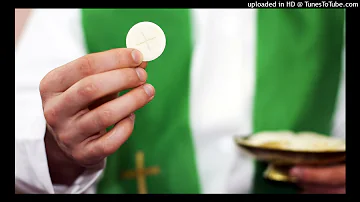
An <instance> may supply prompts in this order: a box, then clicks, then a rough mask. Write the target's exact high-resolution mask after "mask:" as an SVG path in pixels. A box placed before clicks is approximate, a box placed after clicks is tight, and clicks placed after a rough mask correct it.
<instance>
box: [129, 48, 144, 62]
mask: <svg viewBox="0 0 360 202" xmlns="http://www.w3.org/2000/svg"><path fill="white" fill-rule="evenodd" d="M131 56H132V58H133V60H134V62H135V63H136V64H140V63H141V62H142V54H141V53H140V51H138V50H133V51H132V52H131Z"/></svg>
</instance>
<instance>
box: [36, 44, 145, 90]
mask: <svg viewBox="0 0 360 202" xmlns="http://www.w3.org/2000/svg"><path fill="white" fill-rule="evenodd" d="M142 60H143V56H142V54H141V52H140V51H138V50H136V49H129V48H118V49H112V50H108V51H104V52H99V53H92V54H88V55H85V56H83V57H80V58H78V59H76V60H74V61H72V62H70V63H67V64H65V65H63V66H61V67H58V68H56V69H54V70H52V71H51V72H49V73H48V74H47V75H46V76H45V78H44V79H43V81H42V84H43V85H42V91H46V92H53V93H56V92H63V91H65V90H66V89H68V88H69V87H71V86H72V85H74V84H75V83H76V82H77V81H79V80H81V79H83V78H85V77H87V76H90V75H93V74H98V73H102V72H106V71H111V70H114V69H121V68H129V67H134V68H135V67H138V66H142V67H145V66H146V63H145V65H143V64H142Z"/></svg>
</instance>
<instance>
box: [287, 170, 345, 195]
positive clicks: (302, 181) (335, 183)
mask: <svg viewBox="0 0 360 202" xmlns="http://www.w3.org/2000/svg"><path fill="white" fill-rule="evenodd" d="M290 175H291V176H293V177H294V178H295V179H297V184H298V185H299V186H300V187H301V188H302V193H304V194H345V193H346V165H345V164H343V165H335V166H328V167H301V166H298V167H294V168H292V170H291V171H290Z"/></svg>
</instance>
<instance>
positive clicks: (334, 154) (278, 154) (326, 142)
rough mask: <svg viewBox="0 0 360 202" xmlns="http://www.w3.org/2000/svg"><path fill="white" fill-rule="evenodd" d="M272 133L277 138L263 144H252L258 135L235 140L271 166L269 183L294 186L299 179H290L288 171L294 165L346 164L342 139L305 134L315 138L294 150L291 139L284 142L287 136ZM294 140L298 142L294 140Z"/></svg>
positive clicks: (248, 151) (249, 152)
mask: <svg viewBox="0 0 360 202" xmlns="http://www.w3.org/2000/svg"><path fill="white" fill-rule="evenodd" d="M272 134H274V137H272V138H267V139H268V141H262V143H261V144H258V143H257V144H255V143H254V142H252V141H251V138H253V137H254V135H256V134H254V135H250V136H245V137H243V136H235V138H234V140H235V143H236V144H237V145H238V146H239V147H240V148H241V149H242V150H244V151H246V152H247V153H248V154H250V155H251V156H252V157H254V158H255V159H256V160H258V161H264V162H267V163H268V167H267V169H266V170H265V172H264V178H266V179H268V180H273V181H279V182H290V183H294V182H295V181H296V179H294V178H291V177H290V176H289V170H290V168H292V167H293V166H295V165H307V166H324V165H331V164H339V163H344V162H345V157H346V151H345V141H343V145H341V144H342V140H339V139H335V138H332V137H325V136H322V135H320V134H315V133H311V135H310V136H309V133H307V134H306V135H308V136H309V137H312V139H308V141H303V140H306V139H303V140H301V141H303V142H304V143H306V145H305V144H304V147H303V148H301V147H297V148H291V147H287V146H286V145H289V144H286V142H287V143H289V141H291V140H290V139H288V141H286V138H285V140H284V137H285V136H283V135H279V136H278V139H277V137H276V133H273V132H272ZM294 135H296V134H294ZM316 135H319V138H318V139H316V138H313V137H316ZM286 137H288V136H286ZM305 138H307V137H305ZM293 141H297V140H296V139H294V140H293ZM315 141H319V143H315ZM321 141H323V142H321ZM334 141H337V142H336V144H337V145H334V144H333V143H334ZM330 143H331V144H332V145H331V144H330ZM309 144H311V146H310V145H309ZM284 145H285V146H284Z"/></svg>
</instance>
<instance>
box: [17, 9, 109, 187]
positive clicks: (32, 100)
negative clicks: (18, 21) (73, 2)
mask: <svg viewBox="0 0 360 202" xmlns="http://www.w3.org/2000/svg"><path fill="white" fill-rule="evenodd" d="M85 54H86V49H85V45H84V39H83V33H82V25H81V14H80V10H77V9H69V10H66V9H59V10H57V9H39V10H36V9H34V10H33V12H32V14H31V16H29V19H28V23H27V24H26V25H25V27H24V29H23V33H22V36H21V39H20V40H19V43H18V45H17V47H16V51H15V190H16V191H18V192H20V193H49V194H52V193H92V192H94V186H95V185H96V181H97V180H98V179H99V177H100V175H101V173H102V171H103V170H102V169H97V170H88V171H86V172H85V173H84V174H83V175H82V176H80V177H79V178H78V179H77V180H76V182H75V183H74V184H73V185H72V186H71V187H64V186H57V185H53V184H52V182H51V178H50V174H49V169H48V165H47V158H46V153H45V144H44V135H45V128H46V123H45V119H44V116H43V111H42V103H41V98H40V93H39V90H38V89H39V83H40V81H41V79H42V78H43V77H44V76H45V75H46V74H47V73H48V72H49V71H51V70H52V69H54V68H56V67H59V66H61V65H63V64H65V63H68V62H70V61H72V60H75V59H76V58H78V57H81V56H83V55H85Z"/></svg>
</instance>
